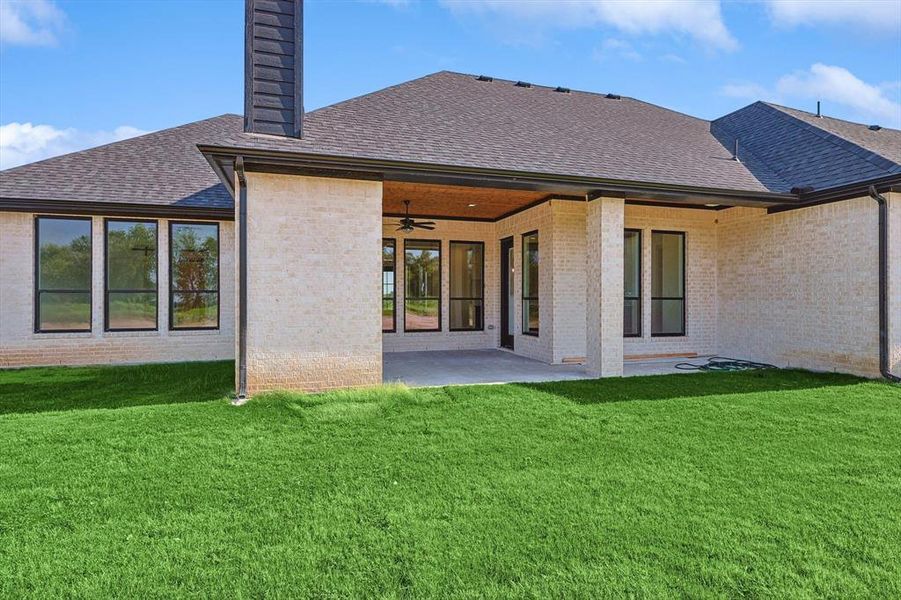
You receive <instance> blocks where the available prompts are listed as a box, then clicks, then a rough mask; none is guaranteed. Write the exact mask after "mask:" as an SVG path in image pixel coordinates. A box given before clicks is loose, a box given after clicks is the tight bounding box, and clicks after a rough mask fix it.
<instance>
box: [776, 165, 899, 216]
mask: <svg viewBox="0 0 901 600" xmlns="http://www.w3.org/2000/svg"><path fill="white" fill-rule="evenodd" d="M871 185H872V186H875V187H876V191H877V192H886V191H895V190H897V189H899V188H901V174H897V173H896V174H893V175H887V176H885V177H877V178H875V179H867V180H865V181H857V182H854V183H849V184H845V185H840V186H836V187H833V188H828V189H825V190H817V191H813V192H808V193H806V194H801V200H800V202H798V203H795V204H783V205H779V206H771V207H770V208H768V209H767V213H768V214H775V213H780V212H785V211H787V210H797V209H799V208H809V207H811V206H819V205H822V204H831V203H833V202H841V201H842V200H850V199H852V198H863V197H865V196H868V195H869V188H870V186H871Z"/></svg>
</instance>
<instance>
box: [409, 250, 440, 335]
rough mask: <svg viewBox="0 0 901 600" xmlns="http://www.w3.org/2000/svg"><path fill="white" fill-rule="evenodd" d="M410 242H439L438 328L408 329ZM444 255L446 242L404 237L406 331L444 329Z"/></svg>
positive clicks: (432, 297) (426, 331) (438, 330)
mask: <svg viewBox="0 0 901 600" xmlns="http://www.w3.org/2000/svg"><path fill="white" fill-rule="evenodd" d="M410 242H414V243H416V242H419V243H430V244H438V296H437V300H438V329H407V244H408V243H410ZM443 255H444V244H443V243H442V241H441V240H427V239H418V238H416V239H414V238H404V333H436V332H441V331H443V329H442V327H443V321H444V306H443V303H442V300H441V296H442V295H443V294H442V291H443V288H444V285H443V283H444V272H443V269H444V264H443V260H444V259H443V258H442V257H443ZM435 299H436V298H435V297H434V296H430V297H428V298H417V300H435Z"/></svg>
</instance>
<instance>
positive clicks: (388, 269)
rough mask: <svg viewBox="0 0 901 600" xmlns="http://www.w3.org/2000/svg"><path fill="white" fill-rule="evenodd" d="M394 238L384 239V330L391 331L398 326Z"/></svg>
mask: <svg viewBox="0 0 901 600" xmlns="http://www.w3.org/2000/svg"><path fill="white" fill-rule="evenodd" d="M396 247H397V246H396V244H395V242H394V240H387V239H386V240H382V331H385V332H391V331H394V329H395V327H396V324H395V323H396V317H395V313H394V306H395V300H396V297H395V291H394V272H395V268H396V265H397V259H396V253H395V249H396Z"/></svg>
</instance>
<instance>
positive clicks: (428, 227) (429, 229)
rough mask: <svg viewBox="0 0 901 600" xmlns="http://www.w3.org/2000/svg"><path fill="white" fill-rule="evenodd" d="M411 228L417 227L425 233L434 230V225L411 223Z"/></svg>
mask: <svg viewBox="0 0 901 600" xmlns="http://www.w3.org/2000/svg"><path fill="white" fill-rule="evenodd" d="M413 227H419V228H420V229H425V230H427V231H432V230H433V229H435V226H434V225H423V224H422V223H413Z"/></svg>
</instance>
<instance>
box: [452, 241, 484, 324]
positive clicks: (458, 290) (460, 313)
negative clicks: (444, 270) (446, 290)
mask: <svg viewBox="0 0 901 600" xmlns="http://www.w3.org/2000/svg"><path fill="white" fill-rule="evenodd" d="M484 279H485V244H483V243H482V242H451V243H450V330H451V331H481V330H482V329H483V328H484V317H483V312H484V311H483V306H484V302H485V298H484V295H485V294H484V291H485V284H484Z"/></svg>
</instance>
